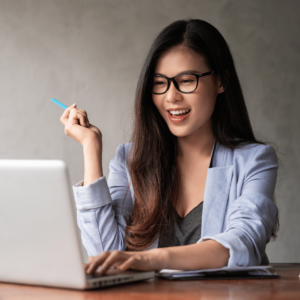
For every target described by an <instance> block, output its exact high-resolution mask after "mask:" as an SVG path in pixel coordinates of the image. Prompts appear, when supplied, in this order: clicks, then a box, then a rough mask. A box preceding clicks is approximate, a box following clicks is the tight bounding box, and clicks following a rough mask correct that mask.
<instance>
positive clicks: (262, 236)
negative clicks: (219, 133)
mask: <svg viewBox="0 0 300 300" xmlns="http://www.w3.org/2000/svg"><path fill="white" fill-rule="evenodd" d="M257 148H258V150H257V151H254V152H255V153H254V154H253V156H252V157H251V158H250V160H249V163H248V166H247V168H246V172H245V173H244V180H243V185H242V191H241V195H240V197H238V198H237V199H236V200H234V201H233V203H232V204H231V205H230V207H229V208H228V214H227V220H226V224H227V225H226V228H225V231H224V232H223V233H219V234H217V235H214V236H206V237H203V238H201V240H200V241H199V242H201V241H202V240H207V239H212V240H215V241H217V242H219V243H220V244H222V245H223V246H224V247H226V248H228V249H229V252H230V258H229V261H228V266H229V267H232V266H242V267H245V266H250V265H259V264H260V263H261V259H262V257H263V255H264V254H265V248H266V244H267V243H268V242H269V241H270V238H271V234H272V231H273V229H274V227H275V224H276V219H277V216H278V209H277V206H276V204H275V203H274V201H273V200H272V199H273V194H274V190H275V185H276V179H277V169H278V159H277V155H276V152H275V150H274V148H273V147H271V146H269V145H265V146H263V147H257Z"/></svg>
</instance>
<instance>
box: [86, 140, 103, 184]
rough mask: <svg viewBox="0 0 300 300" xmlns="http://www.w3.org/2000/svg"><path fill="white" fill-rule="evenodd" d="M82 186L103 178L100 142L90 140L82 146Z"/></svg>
mask: <svg viewBox="0 0 300 300" xmlns="http://www.w3.org/2000/svg"><path fill="white" fill-rule="evenodd" d="M83 157H84V185H88V184H91V183H93V182H94V181H95V180H96V179H98V178H101V177H103V170H102V141H101V140H100V139H99V138H96V137H95V138H92V139H90V140H89V141H88V142H87V143H85V144H84V146H83Z"/></svg>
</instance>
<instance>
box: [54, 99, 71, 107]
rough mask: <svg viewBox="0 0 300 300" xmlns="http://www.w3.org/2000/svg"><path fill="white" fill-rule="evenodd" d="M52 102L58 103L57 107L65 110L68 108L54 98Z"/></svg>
mask: <svg viewBox="0 0 300 300" xmlns="http://www.w3.org/2000/svg"><path fill="white" fill-rule="evenodd" d="M51 101H52V102H54V103H56V104H57V105H59V106H61V107H62V108H64V109H66V108H68V106H65V105H64V104H62V103H60V102H59V101H57V100H55V99H54V98H52V99H51Z"/></svg>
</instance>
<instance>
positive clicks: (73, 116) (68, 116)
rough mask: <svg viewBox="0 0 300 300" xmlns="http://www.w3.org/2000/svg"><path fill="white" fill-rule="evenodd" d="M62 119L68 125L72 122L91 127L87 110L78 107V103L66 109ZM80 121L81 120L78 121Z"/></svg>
mask: <svg viewBox="0 0 300 300" xmlns="http://www.w3.org/2000/svg"><path fill="white" fill-rule="evenodd" d="M60 121H61V122H62V123H63V124H64V125H65V126H66V125H67V124H68V123H70V124H78V123H79V125H81V126H85V127H89V125H90V124H89V120H88V116H87V113H86V111H85V110H83V109H78V108H76V103H74V104H72V105H71V106H69V107H68V108H66V109H65V111H64V113H63V114H62V116H61V118H60ZM78 121H79V122H78Z"/></svg>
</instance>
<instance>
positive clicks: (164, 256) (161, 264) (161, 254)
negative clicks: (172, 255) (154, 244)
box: [149, 248, 169, 271]
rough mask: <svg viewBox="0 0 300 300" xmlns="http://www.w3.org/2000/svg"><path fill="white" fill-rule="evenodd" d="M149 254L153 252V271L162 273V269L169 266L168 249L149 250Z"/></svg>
mask: <svg viewBox="0 0 300 300" xmlns="http://www.w3.org/2000/svg"><path fill="white" fill-rule="evenodd" d="M149 252H152V254H153V258H152V263H153V270H155V271H160V270H162V269H166V268H167V267H166V266H168V265H169V252H168V248H156V249H152V250H149Z"/></svg>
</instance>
